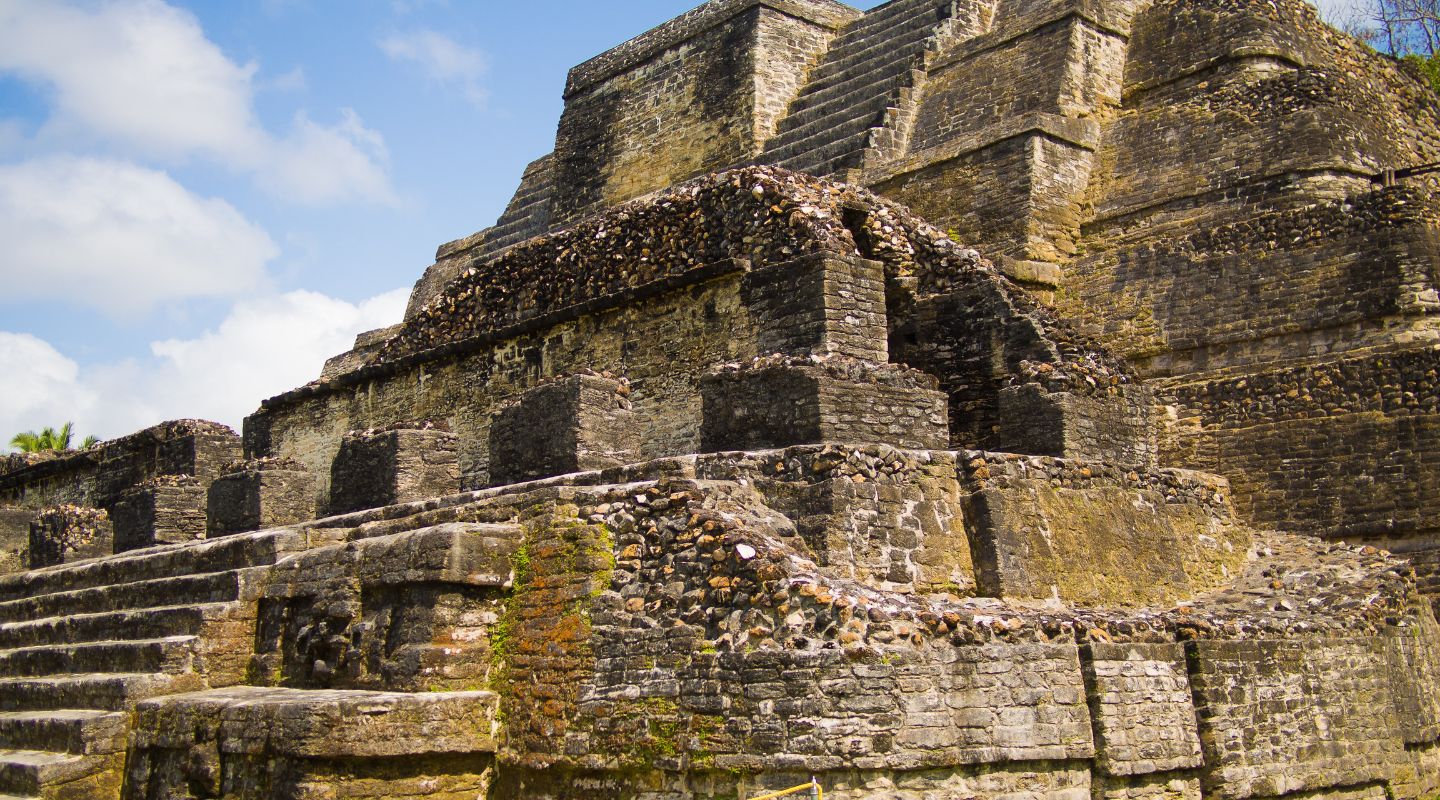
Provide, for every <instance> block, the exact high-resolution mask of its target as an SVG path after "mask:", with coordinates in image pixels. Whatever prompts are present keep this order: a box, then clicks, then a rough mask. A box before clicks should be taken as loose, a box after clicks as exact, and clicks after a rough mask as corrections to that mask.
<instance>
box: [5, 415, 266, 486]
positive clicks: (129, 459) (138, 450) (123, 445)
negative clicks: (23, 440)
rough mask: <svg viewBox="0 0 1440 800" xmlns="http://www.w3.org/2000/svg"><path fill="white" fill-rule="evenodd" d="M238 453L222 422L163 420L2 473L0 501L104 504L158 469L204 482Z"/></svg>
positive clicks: (157, 473)
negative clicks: (74, 450)
mask: <svg viewBox="0 0 1440 800" xmlns="http://www.w3.org/2000/svg"><path fill="white" fill-rule="evenodd" d="M239 456H240V439H239V437H238V436H236V435H235V432H234V431H232V430H231V429H230V428H227V427H225V426H224V425H218V424H216V423H213V422H204V421H201V420H180V421H176V422H166V423H163V424H161V425H157V426H155V427H152V428H146V429H145V430H143V431H140V432H138V433H133V434H131V435H129V436H125V437H122V438H119V439H113V440H111V441H107V442H103V443H101V444H100V445H98V446H96V447H92V448H90V449H88V450H82V451H78V452H75V453H69V454H65V455H62V456H60V457H58V458H51V459H47V460H42V461H38V462H35V463H28V464H25V465H22V466H20V468H18V469H14V470H13V471H9V472H5V473H0V501H4V502H9V503H14V504H22V505H25V506H29V507H39V506H44V505H46V504H58V503H70V504H76V505H87V506H92V507H95V508H105V507H108V506H109V505H111V504H113V503H114V502H116V501H117V500H119V499H120V495H121V494H123V493H124V492H125V491H127V490H129V489H131V488H133V487H135V486H138V485H140V484H141V483H144V482H145V481H146V480H149V479H152V478H156V477H159V476H162V475H190V476H193V477H195V478H197V479H199V480H201V481H204V482H206V483H208V482H209V481H211V480H214V479H215V477H217V476H218V475H219V474H220V471H221V469H222V468H223V467H224V465H226V464H228V463H230V462H231V461H234V460H235V459H236V458H238V457H239Z"/></svg>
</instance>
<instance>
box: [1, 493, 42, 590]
mask: <svg viewBox="0 0 1440 800" xmlns="http://www.w3.org/2000/svg"><path fill="white" fill-rule="evenodd" d="M36 514H37V512H36V511H35V510H33V509H28V508H19V507H16V506H0V575H4V574H6V573H10V572H19V571H21V570H24V569H29V567H30V565H29V558H28V557H27V556H26V549H27V548H28V547H29V546H30V523H32V522H34V521H35V517H36Z"/></svg>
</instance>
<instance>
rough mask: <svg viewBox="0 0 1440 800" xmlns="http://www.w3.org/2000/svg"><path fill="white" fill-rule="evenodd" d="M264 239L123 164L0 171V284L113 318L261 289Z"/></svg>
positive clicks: (43, 164)
mask: <svg viewBox="0 0 1440 800" xmlns="http://www.w3.org/2000/svg"><path fill="white" fill-rule="evenodd" d="M277 252H278V251H277V249H276V246H275V243H274V242H273V241H271V239H270V237H269V236H268V235H267V234H266V233H265V231H263V230H262V229H260V228H259V227H257V226H255V225H254V224H252V223H251V222H249V221H248V220H246V219H245V217H244V216H242V215H241V214H240V212H239V211H236V210H235V208H234V207H232V206H231V205H230V204H229V203H226V202H225V201H223V200H219V199H216V198H204V197H199V196H197V195H195V194H193V193H191V192H189V191H188V190H186V189H185V188H184V187H183V186H181V185H180V184H178V183H176V182H175V181H174V180H172V179H171V178H170V177H169V176H168V175H166V174H165V173H163V172H158V171H155V170H151V169H146V168H144V167H139V166H135V165H133V164H129V163H126V162H120V161H109V160H99V159H88V158H74V157H68V156H60V157H50V158H42V159H36V160H33V161H27V162H23V163H20V164H12V165H0V284H3V285H4V286H5V289H6V295H7V299H10V300H15V299H17V298H52V299H53V298H55V297H56V295H57V294H61V295H64V296H65V297H66V298H68V299H70V300H73V301H75V302H78V303H81V304H84V305H89V306H92V307H94V308H98V309H101V310H103V311H106V312H108V313H111V314H113V315H117V316H125V315H130V314H135V313H139V312H142V311H145V310H148V309H150V308H153V307H154V306H155V305H156V304H158V303H161V302H165V301H168V300H174V299H179V298H186V297H215V296H229V295H232V294H235V293H238V292H242V291H246V290H251V289H255V288H256V287H259V286H262V285H263V283H264V281H265V279H266V273H265V268H266V264H267V263H268V262H269V261H270V260H271V259H273V258H274V257H275V256H276V255H277Z"/></svg>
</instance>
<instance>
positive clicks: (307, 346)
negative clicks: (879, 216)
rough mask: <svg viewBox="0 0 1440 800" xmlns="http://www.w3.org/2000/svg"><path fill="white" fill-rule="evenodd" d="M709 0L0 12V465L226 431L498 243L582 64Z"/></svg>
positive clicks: (195, 2)
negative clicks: (96, 443) (43, 439)
mask: <svg viewBox="0 0 1440 800" xmlns="http://www.w3.org/2000/svg"><path fill="white" fill-rule="evenodd" d="M697 1H698V0H623V2H605V3H595V2H575V1H573V0H534V1H533V2H529V3H511V2H492V1H491V0H476V1H473V2H463V1H462V0H205V1H201V0H191V1H190V2H181V0H170V1H169V2H165V0H0V286H3V287H4V289H5V290H4V291H3V292H0V375H4V376H5V377H4V378H3V379H0V381H3V383H0V389H3V390H0V442H3V441H4V440H8V438H9V436H10V434H11V433H13V432H16V431H20V430H25V429H34V428H38V427H40V426H43V425H47V424H58V423H60V422H64V421H66V420H73V421H74V422H75V423H76V428H77V430H78V431H79V432H80V433H81V434H82V435H83V434H88V433H95V434H98V435H100V436H101V437H112V436H117V435H122V434H125V433H128V432H130V431H133V430H136V429H138V428H141V427H144V426H146V425H149V424H153V423H155V422H159V421H161V420H163V419H171V418H177V417H182V416H196V417H205V418H210V419H216V420H218V421H221V422H225V423H227V424H230V425H235V426H237V427H238V426H239V424H240V420H241V419H242V418H243V416H244V415H245V414H247V413H249V412H250V411H252V410H254V408H255V407H256V406H257V405H258V403H259V401H260V400H261V399H263V398H264V397H267V396H270V395H272V394H275V393H277V392H280V391H283V390H285V389H288V388H291V387H293V386H297V385H299V384H302V383H304V382H306V381H308V380H310V379H312V378H314V377H315V376H316V375H318V373H319V369H320V366H321V364H322V362H323V360H324V358H326V357H328V356H330V355H334V354H336V353H339V352H341V351H343V350H345V349H347V348H348V346H349V344H350V342H351V340H352V339H353V337H354V335H355V333H357V332H359V331H361V330H366V329H369V328H374V327H380V326H383V325H387V324H391V323H393V322H398V321H399V318H400V315H401V313H402V311H403V307H404V301H405V297H406V295H407V294H408V292H409V289H410V287H411V285H412V284H413V282H414V281H415V279H416V278H418V277H419V275H420V273H421V272H422V271H423V270H424V268H425V267H426V266H427V265H428V264H429V263H430V262H431V260H432V258H433V254H434V250H435V247H436V246H437V245H438V244H440V243H442V242H445V241H448V240H451V239H455V238H458V237H461V236H465V235H468V234H470V233H472V232H474V231H476V230H479V229H481V228H484V227H486V226H488V225H490V224H492V223H493V222H494V220H495V218H496V216H498V214H499V213H500V211H501V210H502V209H503V207H504V205H505V203H506V202H507V201H508V200H509V198H510V195H511V193H512V192H513V190H514V188H515V186H516V184H517V183H518V181H519V176H520V173H521V171H522V170H523V169H524V167H525V165H526V163H528V162H529V161H530V160H532V159H534V158H536V157H538V156H541V155H543V154H545V153H546V152H548V151H549V150H550V148H551V146H552V143H553V140H554V133H555V125H556V123H557V121H558V120H559V116H560V111H561V105H562V103H561V97H560V92H561V88H562V87H563V85H564V79H565V74H566V72H567V71H568V70H569V68H570V67H572V66H574V65H575V64H578V63H580V62H581V61H583V60H585V59H586V58H589V57H590V56H593V55H596V54H598V53H600V52H602V51H604V50H605V49H608V48H609V47H612V46H614V45H616V44H619V43H620V42H622V41H624V40H626V39H627V38H629V37H631V36H634V35H637V34H639V33H641V32H643V31H645V30H647V29H648V28H650V27H653V26H654V25H656V24H658V23H660V22H663V21H665V20H667V19H669V18H671V17H674V16H676V15H678V14H680V13H683V12H684V11H686V10H688V9H689V8H691V7H693V6H694V5H695V4H696V2H697ZM878 4H879V3H878V2H877V1H876V0H870V1H868V2H861V3H857V4H856V5H857V6H858V7H861V8H869V7H873V6H875V5H878Z"/></svg>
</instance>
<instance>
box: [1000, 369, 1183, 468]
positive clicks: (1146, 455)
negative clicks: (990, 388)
mask: <svg viewBox="0 0 1440 800" xmlns="http://www.w3.org/2000/svg"><path fill="white" fill-rule="evenodd" d="M1151 405H1152V400H1151V392H1150V390H1149V389H1146V388H1144V387H1141V386H1125V387H1121V389H1120V390H1119V391H1118V393H1116V394H1114V395H1099V394H1097V395H1085V394H1079V393H1075V392H1050V391H1046V390H1045V389H1044V388H1043V387H1041V386H1040V385H1038V384H1034V383H1026V384H1022V385H1020V386H1011V387H1007V388H1005V389H1002V390H1000V395H999V409H1000V413H999V423H1000V424H999V427H998V430H997V431H996V433H995V442H994V448H995V449H996V450H1000V451H1003V452H1007V453H1027V454H1033V455H1046V456H1057V457H1060V458H1076V459H1084V460H1089V461H1101V462H1105V463H1109V464H1125V465H1130V466H1140V467H1147V466H1154V465H1155V456H1156V449H1157V445H1156V441H1155V433H1154V427H1153V426H1154V423H1153V421H1152V419H1151V416H1152V412H1151Z"/></svg>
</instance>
